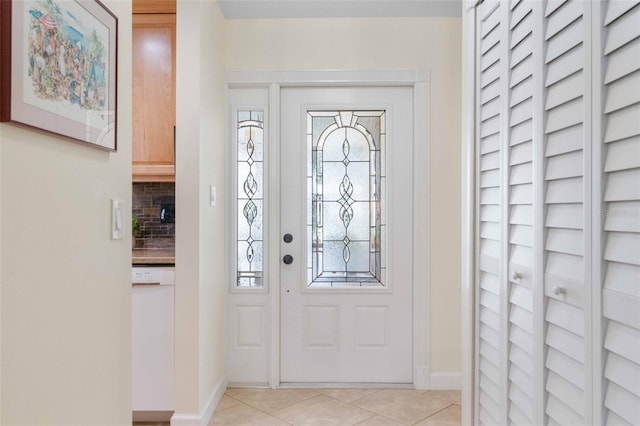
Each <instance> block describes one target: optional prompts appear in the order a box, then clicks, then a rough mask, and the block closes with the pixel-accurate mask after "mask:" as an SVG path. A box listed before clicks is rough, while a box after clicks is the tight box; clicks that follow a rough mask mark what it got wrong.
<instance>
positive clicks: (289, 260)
mask: <svg viewBox="0 0 640 426" xmlns="http://www.w3.org/2000/svg"><path fill="white" fill-rule="evenodd" d="M282 261H283V262H284V263H285V265H291V264H292V263H293V256H291V255H290V254H287V255H285V256H284V257H283V258H282Z"/></svg>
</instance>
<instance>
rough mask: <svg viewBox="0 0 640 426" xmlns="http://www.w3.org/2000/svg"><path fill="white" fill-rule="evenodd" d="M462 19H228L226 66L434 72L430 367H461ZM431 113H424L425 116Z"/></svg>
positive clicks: (431, 105)
mask: <svg viewBox="0 0 640 426" xmlns="http://www.w3.org/2000/svg"><path fill="white" fill-rule="evenodd" d="M460 25H461V20H460V18H364V19H295V20H291V19H278V20H229V21H227V24H226V27H227V34H226V37H227V43H226V54H225V58H226V67H227V70H234V71H235V70H254V71H255V70H278V71H282V70H324V69H347V70H398V69H402V70H406V69H409V70H413V69H418V70H429V71H430V73H431V83H430V92H431V99H430V102H429V110H430V114H429V117H428V119H429V122H430V123H431V125H430V131H429V135H430V140H431V147H430V156H431V164H429V165H428V167H429V168H430V179H431V194H430V195H431V212H430V213H431V223H430V228H429V229H430V234H431V241H430V251H431V259H430V265H431V270H430V274H429V277H430V283H431V287H430V297H431V300H430V313H429V319H430V322H431V323H430V324H431V325H430V339H431V340H430V342H431V344H430V366H431V371H432V372H435V373H438V372H446V373H459V372H460V369H461V366H460V194H461V193H460V191H461V189H460V188H461V187H460V135H461V131H460V116H461V115H460V97H461V92H460V78H461V71H460V66H461V63H460V61H461V53H460V49H461V40H460V33H461V27H460ZM426 118H427V117H425V119H426Z"/></svg>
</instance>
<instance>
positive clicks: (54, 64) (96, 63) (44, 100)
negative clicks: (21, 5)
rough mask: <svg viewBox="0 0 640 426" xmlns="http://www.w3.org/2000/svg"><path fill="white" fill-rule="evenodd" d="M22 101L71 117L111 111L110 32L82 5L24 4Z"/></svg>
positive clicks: (43, 0) (44, 1)
mask: <svg viewBox="0 0 640 426" xmlns="http://www.w3.org/2000/svg"><path fill="white" fill-rule="evenodd" d="M25 10H27V13H25V14H24V18H25V21H26V22H25V25H24V29H25V34H24V36H23V40H24V41H25V43H26V44H27V46H26V48H25V49H24V52H25V56H26V57H25V61H26V63H27V67H26V72H27V75H28V77H29V78H25V79H24V84H25V88H24V92H23V93H24V101H25V102H28V103H30V104H31V105H34V106H37V107H39V108H43V109H46V110H48V111H51V112H55V113H58V114H61V115H65V116H67V117H68V118H71V119H75V120H82V117H83V116H84V113H83V112H82V111H91V112H93V113H94V114H95V116H96V117H102V116H104V113H105V112H106V111H109V103H108V98H107V93H106V89H107V82H108V81H109V73H108V70H109V68H108V58H107V57H106V56H105V53H106V52H108V49H109V32H108V28H107V27H106V26H105V25H103V24H101V23H100V22H99V21H96V20H95V19H92V16H91V15H90V14H89V13H88V12H87V11H86V10H85V9H84V8H83V7H81V6H80V5H79V4H78V3H76V2H69V1H65V2H62V1H55V0H41V1H33V2H31V1H29V2H25Z"/></svg>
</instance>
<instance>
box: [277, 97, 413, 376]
mask: <svg viewBox="0 0 640 426" xmlns="http://www.w3.org/2000/svg"><path fill="white" fill-rule="evenodd" d="M280 152H281V173H280V179H281V184H280V186H281V194H280V197H281V201H280V221H281V222H280V229H281V232H282V235H281V236H280V238H281V240H280V259H281V262H280V265H281V269H280V277H281V285H280V291H281V296H280V298H281V358H280V363H281V365H280V375H281V376H280V381H281V382H282V383H293V382H298V383H300V382H307V383H313V382H324V383H411V382H412V381H413V371H412V370H413V361H412V359H413V356H412V354H413V349H412V338H413V331H412V290H413V276H412V271H413V256H412V244H413V222H412V218H413V185H414V182H413V90H412V88H410V87H395V88H387V87H373V88H372V87H358V88H346V87H340V88H283V89H282V91H281V146H280ZM287 234H288V235H287Z"/></svg>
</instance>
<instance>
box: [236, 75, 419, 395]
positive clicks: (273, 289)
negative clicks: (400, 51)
mask: <svg viewBox="0 0 640 426" xmlns="http://www.w3.org/2000/svg"><path fill="white" fill-rule="evenodd" d="M226 77H227V78H226V80H227V87H228V88H243V87H265V88H266V87H268V88H269V114H268V116H267V117H266V118H267V123H265V124H267V125H268V126H269V129H268V132H267V140H268V141H272V142H273V143H271V144H270V146H269V147H268V149H267V150H268V152H267V156H268V157H267V158H268V159H269V164H268V166H267V169H265V178H266V181H267V182H266V188H267V190H268V193H269V194H271V201H270V202H269V203H268V207H267V211H266V212H265V213H266V216H267V217H268V218H274V217H278V213H279V206H280V179H279V171H280V143H279V141H280V90H281V88H283V87H322V86H332V87H336V86H356V87H357V86H386V87H411V88H412V89H413V154H414V155H413V161H414V167H413V182H414V185H413V199H414V205H413V212H412V216H413V231H414V235H417V236H418V238H414V239H413V253H412V254H413V259H414V261H413V306H412V309H413V324H412V325H413V339H412V340H413V385H414V387H415V388H416V389H425V390H426V389H430V388H431V374H430V366H429V340H430V339H429V337H430V336H429V272H430V268H429V237H430V232H429V223H430V214H429V209H430V204H431V203H430V199H429V194H430V192H431V191H430V189H431V184H430V177H429V172H430V167H429V165H430V163H429V160H430V156H429V147H430V138H429V122H430V118H429V116H430V108H429V106H430V105H429V101H430V93H429V92H430V91H429V84H430V74H429V72H428V71H418V70H414V71H338V70H327V71H230V72H228V73H227V76H226ZM276 141H277V142H276ZM424 164H426V165H427V167H424ZM420 166H422V167H420ZM416 182H424V183H425V184H424V185H420V186H418V185H415V183H416ZM265 231H266V232H267V234H266V235H271V236H279V235H280V234H281V233H280V221H279V220H270V219H269V220H268V221H267V223H266V224H265ZM265 252H266V253H267V260H266V261H265V272H266V275H265V280H266V285H265V290H266V291H267V292H268V293H270V295H269V296H270V297H269V302H270V308H271V309H270V312H271V318H270V319H269V322H270V328H271V336H270V342H269V343H270V360H269V366H270V367H269V370H270V371H269V386H270V387H271V388H272V389H276V388H278V387H280V259H279V257H278V256H276V255H274V253H279V252H280V239H279V238H270V241H269V242H268V243H267V245H266V247H265ZM416 259H419V260H420V261H416ZM227 264H229V263H228V262H227Z"/></svg>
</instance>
